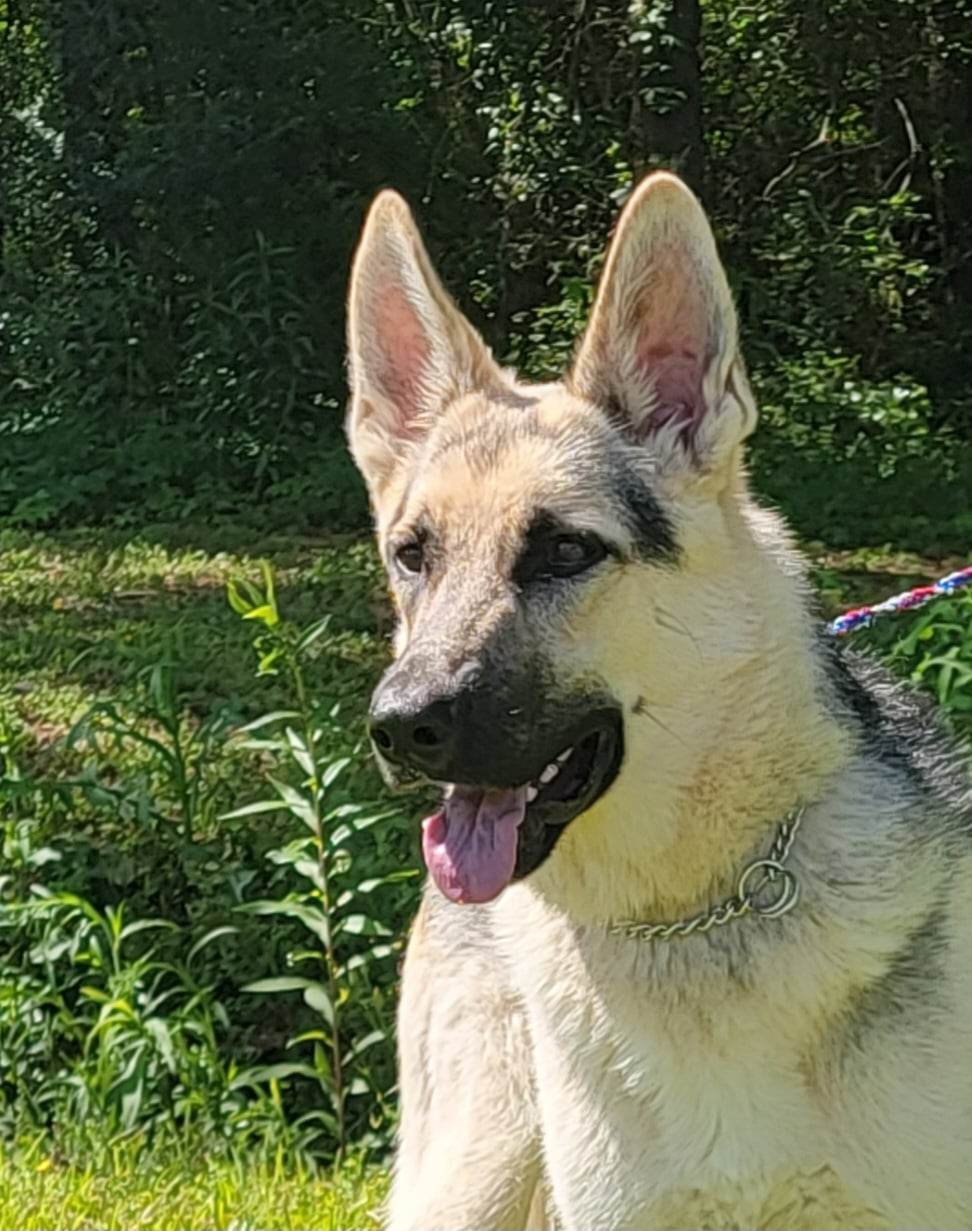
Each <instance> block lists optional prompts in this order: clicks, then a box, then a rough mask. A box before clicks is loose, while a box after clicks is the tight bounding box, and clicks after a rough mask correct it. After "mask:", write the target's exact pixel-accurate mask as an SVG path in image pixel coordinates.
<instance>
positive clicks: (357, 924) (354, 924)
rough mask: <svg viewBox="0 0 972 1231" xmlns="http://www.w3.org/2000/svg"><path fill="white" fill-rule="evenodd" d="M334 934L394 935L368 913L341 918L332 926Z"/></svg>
mask: <svg viewBox="0 0 972 1231" xmlns="http://www.w3.org/2000/svg"><path fill="white" fill-rule="evenodd" d="M334 931H335V934H338V933H341V932H346V933H347V934H348V935H349V936H392V935H394V933H393V932H391V931H390V930H389V929H388V928H386V927H385V925H384V924H383V923H379V922H378V920H377V919H372V918H371V917H370V916H368V915H348V916H347V918H345V919H341V920H340V921H339V922H338V923H337V924H336V925H335V928H334Z"/></svg>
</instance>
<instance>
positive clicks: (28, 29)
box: [0, 0, 972, 529]
mask: <svg viewBox="0 0 972 1231" xmlns="http://www.w3.org/2000/svg"><path fill="white" fill-rule="evenodd" d="M970 17H972V13H970V11H969V8H968V3H967V0H953V2H952V3H949V4H947V5H946V4H934V3H933V4H927V3H911V2H909V0H866V2H865V0H861V2H860V3H856V4H855V3H851V4H847V3H845V2H844V0H840V2H839V3H838V2H837V0H820V2H815V3H811V4H809V5H807V4H799V5H797V4H794V3H793V2H792V0H770V2H769V3H766V4H761V5H759V6H756V8H752V7H750V6H745V7H744V6H739V5H735V4H731V3H724V2H723V0H706V2H704V3H702V4H701V6H698V5H697V4H696V3H695V0H692V2H689V0H664V2H663V0H655V2H653V3H648V2H642V0H633V2H632V3H631V4H629V5H628V6H623V5H616V4H601V3H596V2H595V0H585V3H582V4H580V5H578V4H577V3H576V0H564V2H563V3H558V2H554V3H551V2H550V0H544V3H534V2H528V3H522V2H521V0H486V2H480V3H470V2H468V0H467V2H463V0H449V2H447V3H439V2H436V3H432V2H426V0H405V2H401V0H398V2H396V0H386V2H385V3H371V2H364V0H361V2H357V0H352V2H351V3H344V2H343V0H342V3H340V4H337V3H331V2H330V0H320V2H318V3H314V4H309V3H306V0H274V2H272V3H271V2H270V0H217V2H215V3H201V2H199V3H192V4H188V5H187V4H185V3H181V2H178V0H163V2H162V3H159V4H155V5H151V6H146V5H144V4H141V3H137V2H136V0H59V2H58V3H57V4H54V3H52V2H51V0H16V2H15V0H4V3H2V4H0V81H2V89H3V91H4V95H5V97H4V100H3V102H4V106H3V109H2V113H0V165H2V167H3V176H2V184H0V193H2V195H0V226H2V249H0V304H2V319H0V323H2V326H3V328H2V331H0V442H2V448H0V511H2V512H3V513H4V514H5V515H7V516H8V517H13V518H14V519H15V520H16V521H18V522H20V523H24V524H44V525H49V524H57V523H63V522H70V521H72V520H73V521H76V520H78V519H79V518H84V519H86V520H91V519H92V518H105V517H113V516H118V515H119V514H121V515H128V516H130V517H136V516H145V515H146V514H148V515H156V514H159V513H171V512H172V511H174V510H176V509H178V510H180V511H181V513H182V514H185V513H186V512H187V511H191V510H192V509H193V508H200V509H206V510H209V511H212V510H214V509H216V510H218V509H219V508H220V507H225V506H230V505H232V503H233V502H234V501H235V500H237V499H238V498H239V496H240V495H241V494H243V493H246V494H247V495H249V496H251V497H254V496H255V497H258V498H260V499H267V498H268V497H270V498H272V503H273V505H274V508H275V509H278V510H280V516H281V517H282V518H285V519H286V520H287V521H288V524H293V522H294V521H295V520H298V519H299V520H300V521H303V522H305V523H308V524H318V525H327V526H331V527H334V526H335V525H338V524H340V525H344V526H351V525H358V524H361V523H362V520H363V518H364V515H365V510H364V502H363V500H362V498H361V493H360V488H359V486H358V484H357V482H356V480H355V478H354V477H353V475H352V474H351V472H350V469H349V466H348V462H347V458H346V454H345V452H344V450H343V448H342V447H341V444H340V435H339V423H340V419H341V413H340V412H341V408H342V406H343V400H344V396H345V393H344V379H343V357H342V348H343V301H344V290H345V281H346V273H347V267H348V261H349V255H350V252H351V249H352V245H353V242H354V237H355V235H356V232H357V229H358V227H359V224H360V221H361V216H362V211H363V208H364V206H365V204H366V202H367V200H368V199H369V198H370V196H371V195H372V194H373V193H374V192H375V190H376V189H377V188H378V187H380V186H381V185H383V184H393V185H395V186H396V187H398V188H399V189H400V190H402V191H403V192H404V193H405V194H406V195H407V196H408V197H409V198H410V199H411V200H412V202H413V203H414V204H415V205H416V206H417V207H418V209H419V211H420V215H421V218H422V222H423V225H424V227H425V229H426V231H427V233H428V237H429V241H430V244H431V247H432V250H433V252H434V253H435V255H436V257H437V259H438V260H439V262H440V264H441V266H442V268H443V272H444V274H445V276H446V278H447V280H448V282H449V284H450V285H451V286H452V287H453V288H454V289H455V290H456V292H457V293H458V295H459V297H460V298H461V299H462V301H463V303H464V306H466V307H467V308H468V309H469V311H470V312H471V314H472V315H473V317H474V318H475V319H476V321H477V323H478V324H479V325H480V327H481V328H482V329H483V330H484V332H485V333H486V335H487V337H488V338H489V340H490V341H491V343H492V344H493V345H494V346H496V347H497V349H498V350H499V352H500V353H501V354H502V355H503V356H504V358H506V359H509V360H512V361H514V362H516V363H518V364H519V365H520V366H521V367H522V368H524V369H525V370H526V371H527V372H528V373H529V374H532V375H546V374H549V373H550V372H551V371H555V370H556V369H557V368H558V367H559V366H560V365H562V363H563V362H564V360H565V358H566V356H567V355H568V354H569V353H570V350H571V347H572V344H573V341H574V338H575V336H576V334H577V332H578V329H579V327H580V325H581V322H582V320H583V316H584V312H585V310H586V307H587V304H588V297H589V282H590V278H591V276H592V274H593V273H594V272H595V271H596V265H597V262H598V260H599V258H600V255H601V253H602V250H603V245H604V239H605V235H606V233H607V231H608V228H609V226H610V224H611V221H612V219H613V217H614V215H615V212H616V209H617V206H618V204H619V202H620V200H621V199H622V198H623V197H624V195H625V194H626V192H627V191H628V189H629V188H630V185H631V183H632V181H633V179H634V178H636V177H637V176H638V175H640V174H641V173H642V172H643V171H644V170H645V169H646V168H647V167H649V166H650V165H652V164H658V163H662V164H666V165H673V164H674V165H676V166H679V167H680V168H681V169H682V170H683V172H684V173H685V174H686V175H688V177H689V178H690V180H691V181H692V182H693V183H694V185H695V186H696V188H697V189H698V190H699V191H700V192H701V193H702V195H703V196H704V198H705V200H706V203H707V206H708V208H709V209H710V211H711V212H712V214H713V216H714V218H715V221H716V225H717V228H718V230H719V233H720V238H721V241H722V244H723V248H724V251H725V255H726V258H727V261H728V263H729V266H730V270H731V273H732V277H733V280H734V282H735V289H736V292H737V296H738V299H739V304H740V308H741V313H742V317H743V322H744V330H745V341H746V347H747V352H748V355H749V358H750V362H751V364H752V365H753V366H754V367H755V369H756V371H757V373H758V374H759V375H760V376H761V377H762V378H763V379H764V383H765V386H766V389H767V391H768V393H769V395H770V403H771V413H770V414H768V415H767V427H766V429H765V430H764V431H763V433H762V435H761V437H760V439H759V445H758V447H759V448H761V449H762V450H763V451H764V452H765V453H766V454H767V458H768V462H767V470H766V473H767V474H769V473H771V472H774V471H775V470H776V469H777V468H778V466H779V464H780V460H781V459H782V458H789V457H791V456H792V455H793V454H794V453H800V454H803V453H806V452H808V451H810V452H811V453H812V456H813V457H814V458H817V457H819V456H821V455H823V456H833V457H834V458H835V459H836V458H837V457H843V456H845V455H847V454H848V452H854V451H856V452H862V453H865V454H867V455H868V457H870V456H871V455H872V454H873V455H876V456H877V457H878V458H879V459H881V462H882V467H883V470H884V472H885V473H886V474H887V473H889V472H890V471H891V470H893V468H894V465H895V460H896V457H897V456H898V455H899V454H905V455H907V456H909V457H925V458H927V459H929V460H930V465H929V466H928V467H926V468H925V470H924V471H923V473H924V476H925V477H924V480H923V482H924V484H925V486H927V487H929V488H930V487H931V486H932V485H933V480H932V475H933V473H934V470H933V468H932V465H931V463H934V464H939V462H940V459H941V458H942V457H943V456H945V455H946V454H947V455H948V456H949V457H956V456H958V454H959V452H960V451H961V446H963V445H964V443H965V440H966V438H967V437H968V436H969V430H970V427H972V400H970V395H969V392H968V390H969V388H970V362H972V361H970V358H969V356H970V354H972V345H970V339H972V315H970V302H972V276H970V272H969V262H968V259H967V258H968V252H969V248H970V244H972V223H970V215H969V211H968V208H967V204H966V203H967V201H968V199H969V198H970V197H972V146H970V139H969V133H970V132H972V85H970V82H972V71H970V69H972V64H970V57H972V36H970V33H969V32H970V30H972V21H970ZM917 470H921V468H920V467H918V468H917ZM798 472H799V468H798ZM760 473H762V471H760ZM912 481H918V482H922V480H921V479H920V478H919V477H918V474H917V471H916V468H914V467H913V474H912ZM770 488H771V490H772V483H770ZM805 503H806V504H807V505H808V506H809V505H812V504H813V503H814V501H812V500H811V501H807V502H805ZM813 520H814V519H813V518H810V523H813ZM808 528H809V529H817V528H819V527H817V526H815V525H813V524H810V525H808Z"/></svg>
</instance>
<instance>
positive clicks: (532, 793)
mask: <svg viewBox="0 0 972 1231" xmlns="http://www.w3.org/2000/svg"><path fill="white" fill-rule="evenodd" d="M539 794H540V792H539V791H538V790H537V788H536V787H535V786H533V785H530V786H528V787H527V789H526V797H527V803H528V804H532V803H533V801H534V800H535V799H536V797H537V796H538V795H539Z"/></svg>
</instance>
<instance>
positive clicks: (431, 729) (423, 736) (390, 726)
mask: <svg viewBox="0 0 972 1231" xmlns="http://www.w3.org/2000/svg"><path fill="white" fill-rule="evenodd" d="M454 709H455V702H454V701H451V700H438V701H432V702H431V703H430V704H429V705H426V706H423V707H422V708H421V709H418V710H414V709H403V708H398V707H389V708H385V707H384V706H382V707H380V708H378V709H375V710H373V711H372V714H371V719H370V721H369V729H370V732H371V738H372V739H373V740H374V742H375V747H376V748H377V749H378V751H379V752H380V753H381V754H382V756H383V757H386V758H387V759H388V760H389V761H393V762H394V763H395V764H397V765H406V766H408V767H409V768H410V769H417V770H420V771H421V772H422V773H426V774H430V775H432V776H435V775H436V772H437V771H439V770H441V768H442V767H443V766H444V765H445V764H446V762H447V761H448V760H449V758H450V756H451V754H452V749H453V741H454V735H455V713H454Z"/></svg>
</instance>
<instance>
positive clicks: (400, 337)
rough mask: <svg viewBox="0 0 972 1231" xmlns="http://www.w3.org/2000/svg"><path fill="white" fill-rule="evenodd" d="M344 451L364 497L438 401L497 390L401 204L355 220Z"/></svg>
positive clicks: (489, 364)
mask: <svg viewBox="0 0 972 1231" xmlns="http://www.w3.org/2000/svg"><path fill="white" fill-rule="evenodd" d="M348 358H349V366H350V385H351V405H350V408H349V412H348V420H347V431H348V437H349V440H350V444H351V451H352V453H353V454H354V459H355V461H356V462H357V464H358V467H359V469H360V470H361V472H362V474H363V475H364V477H365V481H366V482H367V484H368V486H369V488H370V489H371V491H372V494H373V495H376V494H378V493H380V491H381V489H382V487H383V486H384V484H385V483H386V482H387V480H388V478H389V477H390V475H391V474H392V472H393V471H394V469H395V468H396V466H397V465H398V463H399V462H401V461H402V460H403V458H404V457H405V456H407V454H408V451H409V449H410V448H411V447H412V445H414V444H415V442H417V441H418V440H420V439H421V437H422V436H423V435H424V433H425V432H426V431H427V430H428V427H429V424H430V422H431V421H432V419H433V418H434V416H435V414H436V412H437V411H439V410H440V409H441V408H442V407H443V406H444V405H445V404H446V403H447V402H448V401H450V400H451V399H453V398H455V397H457V396H459V395H460V394H462V393H466V392H470V391H472V390H477V389H488V388H491V387H494V386H496V385H500V384H502V377H501V374H500V371H499V368H498V367H497V365H496V364H495V363H494V362H493V359H492V357H491V355H490V353H489V350H488V349H487V347H486V345H485V343H484V342H483V340H482V339H481V338H480V336H479V335H478V334H477V332H476V331H475V329H473V327H472V325H470V324H469V322H468V321H467V320H466V318H465V317H464V316H463V315H462V313H461V312H460V311H459V310H458V308H457V307H456V306H455V304H454V303H453V302H452V300H451V299H450V297H449V295H448V294H447V293H446V291H445V290H444V288H443V286H442V284H441V283H440V281H439V279H438V278H437V276H436V274H435V271H434V270H433V269H432V265H431V263H430V261H429V257H428V253H427V252H426V251H425V246H424V244H423V243H422V239H421V236H420V235H419V233H418V229H417V228H416V226H415V223H414V221H413V219H412V215H411V212H410V211H409V208H408V206H407V205H406V204H405V202H404V201H403V200H402V198H401V197H400V196H399V195H398V194H397V193H395V192H392V191H390V190H386V191H384V192H381V193H379V195H378V196H377V197H376V198H375V201H374V202H373V204H372V206H371V209H370V210H369V212H368V217H367V219H366V220H365V225H364V230H363V232H362V236H361V242H360V243H359V245H358V250H357V252H356V253H355V257H354V263H353V267H352V270H351V290H350V297H349V304H348Z"/></svg>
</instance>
